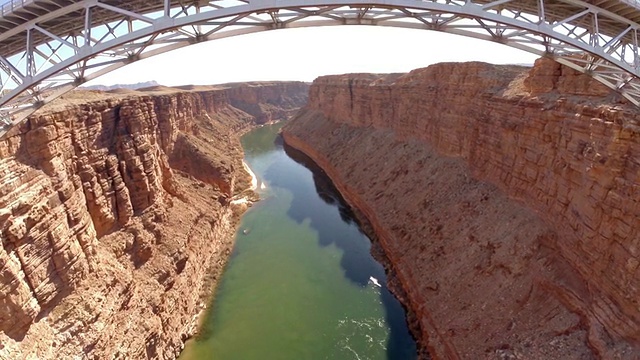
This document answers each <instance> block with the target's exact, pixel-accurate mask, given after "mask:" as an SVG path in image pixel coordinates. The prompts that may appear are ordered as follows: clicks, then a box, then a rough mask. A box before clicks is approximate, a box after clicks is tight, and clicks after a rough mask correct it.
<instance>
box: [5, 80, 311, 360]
mask: <svg viewBox="0 0 640 360" xmlns="http://www.w3.org/2000/svg"><path fill="white" fill-rule="evenodd" d="M307 89H308V84H306V83H302V82H265V83H238V84H228V85H221V86H215V87H205V86H186V87H181V88H166V87H162V86H154V87H149V88H145V89H139V90H136V91H132V90H124V89H119V90H113V91H110V92H101V91H89V90H79V91H75V92H72V93H69V94H68V95H66V96H64V97H63V98H62V99H61V101H57V102H55V103H53V104H50V105H47V106H45V107H44V108H43V109H41V110H40V111H39V112H38V113H37V114H36V115H33V116H31V117H30V118H29V119H28V120H27V121H26V122H25V123H23V124H21V125H20V126H18V127H16V128H13V129H12V130H10V131H9V132H8V133H7V135H6V136H5V137H4V138H3V139H0V234H1V237H2V247H0V358H1V359H16V358H38V359H53V358H75V357H78V356H83V357H85V358H95V359H102V358H159V359H173V358H175V357H176V356H177V355H178V354H179V352H180V350H181V349H182V347H183V344H184V341H185V340H186V339H187V338H189V337H190V336H192V335H193V334H194V332H195V331H196V327H197V316H198V314H199V313H200V312H201V311H202V309H203V308H204V306H205V304H206V302H207V300H208V298H209V297H210V296H211V289H212V288H213V287H214V285H215V283H216V282H217V280H218V279H219V277H220V274H221V272H222V270H223V267H224V265H225V264H226V261H227V259H228V257H229V255H230V252H231V249H232V247H233V235H234V233H235V229H236V226H237V223H238V220H239V217H240V216H241V214H242V213H243V212H244V211H245V210H246V209H247V206H248V204H247V203H246V202H244V203H243V202H239V201H234V200H237V199H242V198H246V199H249V200H253V199H255V194H254V193H253V191H252V190H251V176H250V175H249V174H248V173H247V172H246V170H245V169H244V167H243V164H242V154H243V153H242V149H241V146H240V143H239V136H240V135H241V134H242V133H243V132H245V131H247V130H248V129H250V128H252V127H255V126H257V125H259V124H262V123H265V122H269V121H273V120H277V119H282V118H286V117H288V116H290V115H292V114H293V113H294V112H295V111H296V110H297V108H299V107H300V106H302V105H303V104H304V103H305V102H306V100H307Z"/></svg>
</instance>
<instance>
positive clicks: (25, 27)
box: [0, 0, 640, 136]
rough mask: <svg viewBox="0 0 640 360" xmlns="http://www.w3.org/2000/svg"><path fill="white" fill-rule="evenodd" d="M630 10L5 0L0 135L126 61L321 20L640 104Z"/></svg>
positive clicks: (449, 3)
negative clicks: (555, 75) (468, 49)
mask: <svg viewBox="0 0 640 360" xmlns="http://www.w3.org/2000/svg"><path fill="white" fill-rule="evenodd" d="M639 8H640V5H639V4H637V3H636V1H634V0H589V1H581V0H468V1H467V0H366V1H362V0H351V1H345V0H315V1H296V0H222V1H219V0H217V1H206V0H130V1H120V0H80V1H73V0H13V1H11V2H9V3H6V4H4V5H3V6H2V8H1V10H0V95H1V98H0V136H4V134H5V133H6V131H8V130H9V129H10V128H11V127H13V126H15V125H17V124H18V123H20V122H21V121H23V120H24V119H25V118H26V117H27V116H29V115H30V114H32V113H33V112H34V111H35V110H37V109H38V108H39V107H41V106H42V105H44V104H46V103H48V102H50V101H51V100H53V99H55V98H57V97H59V96H61V95H62V94H64V93H65V92H67V91H70V90H72V89H73V88H75V87H77V86H79V85H81V84H83V83H85V82H87V81H89V80H92V79H95V78H97V77H98V76H101V75H104V74H107V73H109V72H110V71H113V70H115V69H118V68H120V67H122V66H125V65H127V64H130V63H133V62H136V61H139V60H142V59H146V58H149V57H152V56H154V55H158V54H161V53H164V52H167V51H171V50H175V49H179V48H182V47H184V46H188V45H191V44H196V43H201V42H205V41H210V40H215V39H220V38H225V37H230V36H236V35H242V34H249V33H254V32H259V31H265V30H274V29H286V28H299V27H312V26H332V25H377V26H393V27H403V28H411V29H423V30H434V31H442V32H447V33H451V34H458V35H463V36H469V37H473V38H478V39H483V40H488V41H493V42H498V43H501V44H504V45H507V46H511V47H514V48H517V49H521V50H524V51H528V52H531V53H534V54H537V55H540V56H548V57H552V58H553V59H555V60H556V61H558V62H560V63H562V64H564V65H566V66H568V67H570V68H573V69H576V70H578V71H580V72H583V73H586V74H589V75H591V76H592V77H593V78H595V79H596V80H598V81H599V82H601V83H603V84H604V85H606V86H607V87H609V88H611V89H613V90H616V91H618V92H620V93H621V94H622V95H623V96H624V97H625V98H627V99H628V100H629V101H630V102H631V103H633V104H635V105H640V58H639V54H638V28H639V27H640V25H639V22H640V9H639ZM424 46H428V44H425V45H424ZM440 50H441V51H442V50H443V49H440ZM444 51H446V50H444Z"/></svg>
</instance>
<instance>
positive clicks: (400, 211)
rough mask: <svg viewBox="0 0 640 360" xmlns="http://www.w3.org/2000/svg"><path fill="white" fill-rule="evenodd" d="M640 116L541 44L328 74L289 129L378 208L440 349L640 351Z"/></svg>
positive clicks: (586, 354)
mask: <svg viewBox="0 0 640 360" xmlns="http://www.w3.org/2000/svg"><path fill="white" fill-rule="evenodd" d="M639 121H640V111H638V109H636V108H635V107H633V106H630V105H628V104H625V102H624V101H623V100H622V99H620V97H619V96H617V95H616V94H612V93H610V92H609V91H607V90H606V89H605V88H604V87H602V86H600V85H599V84H597V83H595V82H594V81H592V80H591V79H589V78H588V77H585V76H582V75H580V74H577V73H575V72H573V71H572V70H569V69H565V68H562V67H560V65H557V64H556V63H554V62H552V61H550V60H547V59H541V60H539V61H537V62H536V64H535V66H534V67H533V68H532V69H527V68H522V67H516V66H493V65H489V64H483V63H465V64H438V65H433V66H430V67H428V68H424V69H418V70H414V71H412V72H411V73H408V74H395V75H384V76H379V75H369V74H350V75H339V76H326V77H320V78H318V79H317V80H316V81H315V82H314V83H313V85H312V87H311V89H310V99H309V104H308V106H306V107H305V108H304V109H303V110H302V111H301V112H300V113H299V114H298V115H297V116H296V117H295V118H294V120H293V121H292V122H291V123H290V124H288V125H287V126H286V127H285V128H284V138H285V142H286V143H287V144H289V145H291V146H293V147H294V148H297V149H299V150H302V151H303V152H305V153H306V154H307V155H309V156H310V157H311V158H313V159H314V160H315V161H316V162H317V163H318V164H319V165H320V166H321V167H323V168H324V169H325V170H326V172H327V173H328V175H329V176H330V177H331V178H332V179H333V181H334V182H335V183H336V185H337V187H338V188H339V189H340V190H341V192H342V193H343V195H344V196H345V198H346V200H347V201H348V202H349V203H350V204H351V205H352V206H354V207H355V208H356V209H357V212H358V213H359V214H360V216H361V217H363V218H366V220H367V221H368V222H370V224H371V227H372V229H373V230H372V235H373V237H374V238H376V239H377V241H378V242H379V243H380V245H381V247H382V248H383V249H384V252H385V254H386V256H387V257H388V259H389V262H388V266H389V267H390V268H391V270H392V273H393V275H394V276H392V279H393V281H394V282H395V283H396V284H395V285H397V286H401V287H402V288H403V289H404V290H406V297H405V298H403V299H401V300H403V301H404V303H405V304H406V305H407V306H408V308H409V310H410V312H411V313H412V314H411V316H410V318H415V319H416V321H415V324H413V325H414V329H415V331H416V335H417V336H418V338H419V340H420V343H421V345H422V346H423V349H428V352H429V353H430V354H431V356H432V357H433V358H435V359H485V358H486V359H495V358H499V359H637V358H638V356H639V354H640V348H639V347H638V342H639V341H640V307H639V306H638V305H639V304H638V301H640V300H639V299H640V293H639V292H640V274H639V270H638V267H639V265H640V261H639V260H640V259H639V257H640V253H639V251H640V250H639V248H638V244H639V243H640V232H639V231H638V229H640V161H639V160H638V159H640V126H639V124H638V122H639ZM392 285H394V284H392ZM422 356H423V357H426V355H425V353H424V352H423V353H422Z"/></svg>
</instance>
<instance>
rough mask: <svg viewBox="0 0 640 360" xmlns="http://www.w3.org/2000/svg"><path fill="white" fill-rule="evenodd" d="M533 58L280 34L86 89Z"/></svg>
mask: <svg viewBox="0 0 640 360" xmlns="http://www.w3.org/2000/svg"><path fill="white" fill-rule="evenodd" d="M535 59H536V56H535V55H533V54H530V53H527V52H524V51H522V50H517V49H513V48H510V47H507V46H505V45H501V44H497V43H492V42H488V41H483V40H477V39H471V38H467V37H463V36H459V35H451V34H445V33H441V32H436V31H429V30H415V29H403V28H388V27H377V26H354V25H351V26H332V27H322V28H320V27H317V28H299V29H281V30H273V31H264V32H260V33H255V34H249V35H241V36H237V37H231V38H225V39H219V40H213V41H209V42H206V43H200V44H196V45H191V46H188V47H186V48H182V49H179V50H175V51H171V52H168V53H165V54H162V55H158V56H154V57H152V58H149V59H146V60H142V61H139V62H136V63H133V64H130V65H127V66H125V67H123V68H121V69H119V70H116V71H113V72H111V73H109V74H106V75H103V76H102V77H99V78H97V79H95V80H93V81H91V82H88V83H87V84H86V85H98V84H102V85H114V84H131V83H136V82H143V81H149V80H155V81H157V82H158V83H160V84H162V85H167V86H176V85H187V84H197V85H211V84H221V83H226V82H238V81H265V80H300V81H312V80H313V79H315V78H316V77H318V76H320V75H328V74H344V73H353V72H373V73H389V72H407V71H410V70H412V69H416V68H420V67H426V66H428V65H430V64H434V63H439V62H447V61H453V62H464V61H484V62H489V63H494V64H532V63H533V61H534V60H535Z"/></svg>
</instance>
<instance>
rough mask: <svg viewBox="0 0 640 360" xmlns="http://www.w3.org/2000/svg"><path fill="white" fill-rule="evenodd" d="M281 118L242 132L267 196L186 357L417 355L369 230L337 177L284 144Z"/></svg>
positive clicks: (245, 226) (249, 219) (280, 359)
mask: <svg viewBox="0 0 640 360" xmlns="http://www.w3.org/2000/svg"><path fill="white" fill-rule="evenodd" d="M281 127H282V123H280V124H276V125H270V126H264V127H261V128H258V129H256V130H253V131H251V132H250V133H248V134H246V135H245V136H243V137H242V145H243V147H244V151H245V161H246V163H247V164H248V165H249V167H250V168H251V169H252V170H253V172H254V173H255V174H256V177H257V178H258V184H259V187H258V192H259V193H260V197H261V199H262V200H261V201H260V202H258V203H256V204H255V205H254V206H253V207H252V208H251V209H250V210H249V211H248V212H247V213H246V214H245V215H244V217H243V219H242V223H241V225H240V228H239V230H238V233H237V234H236V244H235V248H234V251H233V253H232V256H231V258H230V260H229V264H228V265H227V268H226V270H225V273H224V275H223V277H222V280H221V282H220V284H219V285H218V288H217V290H216V295H215V298H214V299H213V301H212V303H211V304H210V306H209V307H208V309H207V312H206V314H205V315H204V316H205V318H204V320H203V322H202V324H201V328H200V334H199V335H198V336H197V338H196V339H195V340H192V341H189V342H188V343H187V346H186V348H185V350H184V351H183V353H182V354H181V356H180V359H181V360H192V359H215V360H225V359H238V360H252V359H267V360H268V359H277V360H285V359H296V360H300V359H360V360H365V359H394V360H395V359H398V360H402V359H415V358H416V346H415V342H414V341H413V339H412V338H411V336H410V335H409V331H408V329H407V325H406V321H405V312H404V310H403V309H402V307H401V305H400V303H399V302H398V301H397V300H396V299H395V298H394V297H393V296H392V295H391V294H390V292H389V291H388V290H387V288H386V286H385V283H386V278H385V274H384V269H383V268H382V266H381V265H380V264H379V263H377V262H376V261H375V260H374V259H373V258H372V256H371V255H370V253H369V249H370V246H371V243H370V241H369V239H368V238H367V237H366V236H365V235H363V234H362V233H361V232H360V230H359V228H358V226H357V224H356V223H355V222H354V220H353V219H352V217H351V215H350V212H349V210H348V209H347V207H346V206H345V205H344V204H343V202H342V200H340V197H339V195H337V193H336V192H335V190H333V189H332V186H331V185H330V184H329V183H328V182H327V181H326V180H324V178H323V177H319V176H316V175H314V174H313V173H312V171H311V170H309V169H308V168H307V167H305V166H304V165H301V163H299V162H303V161H302V160H298V161H299V162H296V161H294V160H293V159H292V158H291V157H289V156H288V155H287V153H285V151H284V149H283V147H282V145H281V143H279V141H277V140H279V138H278V137H277V133H278V130H279V129H280V128H281ZM296 158H298V157H297V156H296ZM310 167H311V166H310Z"/></svg>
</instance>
